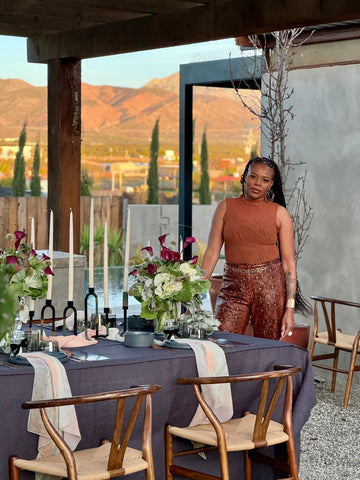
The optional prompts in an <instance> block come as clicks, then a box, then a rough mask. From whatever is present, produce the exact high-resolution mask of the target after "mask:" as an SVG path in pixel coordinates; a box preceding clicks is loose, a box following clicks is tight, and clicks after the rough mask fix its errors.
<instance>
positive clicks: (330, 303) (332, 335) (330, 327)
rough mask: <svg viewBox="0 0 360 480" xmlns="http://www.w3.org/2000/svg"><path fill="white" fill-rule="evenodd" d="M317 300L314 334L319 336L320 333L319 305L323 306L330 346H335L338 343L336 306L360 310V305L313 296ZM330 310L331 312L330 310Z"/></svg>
mask: <svg viewBox="0 0 360 480" xmlns="http://www.w3.org/2000/svg"><path fill="white" fill-rule="evenodd" d="M311 298H312V299H313V300H315V304H314V334H315V335H317V333H318V331H319V323H320V315H319V311H318V304H321V308H322V312H323V316H324V321H325V325H326V330H327V333H328V338H329V340H328V344H329V345H335V343H336V331H337V330H338V325H336V315H335V306H336V305H343V306H348V307H355V308H360V303H355V302H348V301H345V300H336V299H335V298H328V297H319V296H312V297H311ZM328 309H330V311H329V310H328Z"/></svg>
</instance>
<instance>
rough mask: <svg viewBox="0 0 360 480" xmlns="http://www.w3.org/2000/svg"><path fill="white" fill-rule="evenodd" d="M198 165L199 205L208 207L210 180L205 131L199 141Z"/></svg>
mask: <svg viewBox="0 0 360 480" xmlns="http://www.w3.org/2000/svg"><path fill="white" fill-rule="evenodd" d="M200 165H201V180H200V187H199V197H200V204H201V205H210V204H211V195H210V189H209V185H210V178H209V162H208V147H207V138H206V130H204V133H203V136H202V141H201V154H200Z"/></svg>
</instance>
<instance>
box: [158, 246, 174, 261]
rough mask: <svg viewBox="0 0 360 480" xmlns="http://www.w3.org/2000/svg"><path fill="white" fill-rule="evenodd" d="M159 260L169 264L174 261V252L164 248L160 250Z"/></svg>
mask: <svg viewBox="0 0 360 480" xmlns="http://www.w3.org/2000/svg"><path fill="white" fill-rule="evenodd" d="M161 258H162V259H163V260H165V261H166V262H171V261H172V260H173V259H174V252H173V251H172V250H170V248H167V247H164V248H162V249H161Z"/></svg>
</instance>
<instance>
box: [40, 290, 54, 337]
mask: <svg viewBox="0 0 360 480" xmlns="http://www.w3.org/2000/svg"><path fill="white" fill-rule="evenodd" d="M47 308H50V310H51V335H52V336H54V335H55V307H54V305H53V304H52V303H51V298H49V299H48V298H47V299H46V301H45V305H44V306H43V307H42V309H41V327H40V335H41V340H42V337H43V335H44V319H45V310H46V309H47Z"/></svg>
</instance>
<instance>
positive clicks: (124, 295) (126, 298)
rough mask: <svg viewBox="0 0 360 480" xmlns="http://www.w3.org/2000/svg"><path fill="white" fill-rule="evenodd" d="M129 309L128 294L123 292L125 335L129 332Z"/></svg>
mask: <svg viewBox="0 0 360 480" xmlns="http://www.w3.org/2000/svg"><path fill="white" fill-rule="evenodd" d="M128 308H129V296H128V292H123V310H124V330H123V335H124V334H125V332H126V331H127V311H128Z"/></svg>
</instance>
